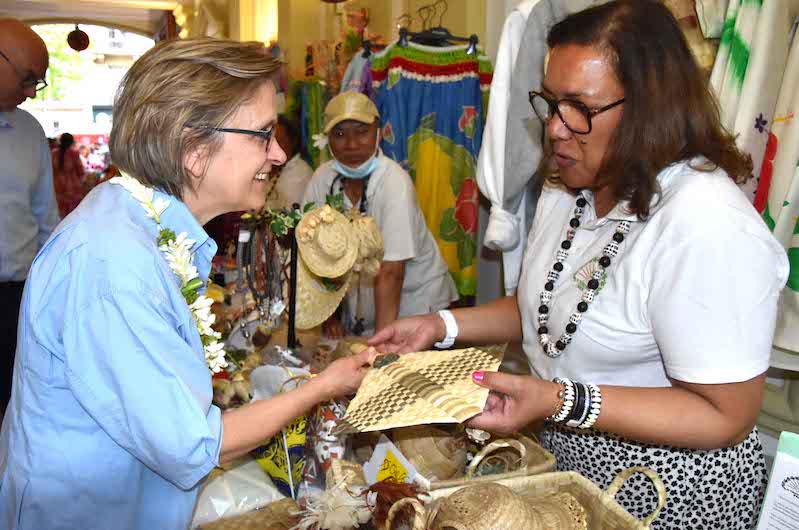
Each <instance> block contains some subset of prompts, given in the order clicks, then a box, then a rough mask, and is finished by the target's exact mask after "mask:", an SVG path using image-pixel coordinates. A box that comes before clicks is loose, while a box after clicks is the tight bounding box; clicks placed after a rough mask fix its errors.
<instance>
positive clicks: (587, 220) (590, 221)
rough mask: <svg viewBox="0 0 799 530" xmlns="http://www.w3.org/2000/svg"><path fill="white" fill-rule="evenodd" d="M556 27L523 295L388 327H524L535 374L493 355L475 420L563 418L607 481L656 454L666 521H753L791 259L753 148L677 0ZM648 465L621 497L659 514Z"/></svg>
mask: <svg viewBox="0 0 799 530" xmlns="http://www.w3.org/2000/svg"><path fill="white" fill-rule="evenodd" d="M548 45H549V48H550V55H549V61H548V65H547V69H546V74H545V77H544V81H543V84H542V87H541V89H540V90H539V91H536V92H532V93H531V94H530V102H531V105H532V107H533V110H534V111H535V113H536V114H537V116H538V117H539V118H540V119H541V120H542V121H543V122H544V124H545V128H546V134H547V139H548V144H549V156H548V157H547V159H546V160H545V162H544V166H543V168H542V171H543V173H544V174H546V175H547V176H548V178H547V179H546V182H545V185H544V189H543V191H542V193H541V197H540V199H539V203H538V208H537V211H536V217H535V220H534V223H533V226H532V229H531V232H530V235H529V240H528V244H527V249H528V250H527V255H526V257H525V261H524V268H523V273H522V277H521V281H520V284H519V292H518V295H517V296H515V297H508V298H504V299H502V300H498V301H496V302H493V303H491V304H487V305H485V306H481V307H476V308H471V309H460V310H457V311H453V312H451V313H448V312H443V313H441V312H440V318H439V316H437V315H427V316H423V317H416V318H413V319H407V320H401V321H399V322H396V323H394V324H393V325H391V326H388V327H387V328H385V329H383V330H381V331H380V332H379V333H378V334H377V335H376V336H375V337H373V339H372V341H371V342H372V343H373V344H376V345H380V348H382V349H383V350H387V351H415V350H420V349H424V348H426V347H429V346H430V345H431V344H432V343H433V342H435V341H446V339H453V338H455V336H458V338H459V339H462V340H464V341H469V342H484V343H488V342H500V341H514V340H520V341H523V344H524V350H525V352H526V354H527V356H528V359H529V363H530V367H531V369H532V372H533V374H534V375H533V376H514V375H507V374H500V373H479V372H478V373H475V374H474V380H475V381H476V382H477V383H478V384H480V385H482V386H484V387H488V388H490V389H491V390H492V391H493V392H492V394H491V395H490V397H489V400H488V403H487V405H486V408H485V410H484V411H483V413H482V414H480V415H478V416H477V417H476V418H474V419H473V420H472V421H471V424H472V426H473V427H477V428H482V429H486V430H491V431H499V432H510V431H515V430H517V429H519V428H521V427H523V426H525V425H527V424H529V423H532V422H535V421H538V420H547V424H546V426H545V428H544V430H543V432H542V435H541V439H542V442H543V444H544V445H545V446H546V447H547V448H548V449H549V450H551V451H552V452H553V453H554V454H555V456H556V457H557V459H558V466H559V469H561V470H574V471H578V472H580V473H581V474H583V475H585V476H587V477H589V478H590V479H592V480H593V481H595V482H596V483H597V484H598V485H600V486H601V487H603V488H604V487H607V486H608V484H609V482H610V481H611V480H612V478H613V477H614V476H615V475H616V474H617V473H619V472H620V471H621V470H622V469H625V468H627V467H630V466H635V465H643V466H648V467H650V468H652V469H654V470H655V471H657V472H658V473H659V474H660V476H661V477H662V478H663V480H664V482H665V484H666V487H667V491H668V501H667V504H666V507H665V509H664V511H663V512H662V514H661V515H660V517H659V518H658V519H657V520H656V521H655V523H654V524H653V526H652V528H657V529H666V528H667V529H686V528H724V529H744V528H750V527H752V526H753V525H754V523H755V521H756V518H757V515H756V514H757V513H758V510H759V506H760V503H761V500H762V495H763V492H764V489H763V487H764V485H765V479H766V470H765V466H764V462H763V454H762V447H761V445H760V441H759V439H758V434H757V430H756V429H755V428H754V424H755V420H756V418H757V414H758V410H759V408H760V403H761V394H762V390H763V384H764V379H765V375H764V373H765V371H766V369H767V368H768V365H769V355H770V351H771V339H772V334H773V332H774V325H775V319H776V314H777V300H778V296H779V292H780V290H781V288H782V287H783V286H784V284H785V281H786V277H787V273H788V262H787V258H786V256H785V251H784V250H783V248H782V247H781V246H780V245H779V244H778V243H777V241H776V240H775V239H774V238H773V237H772V236H771V234H770V232H769V231H768V229H767V228H766V226H765V225H764V223H763V222H762V221H761V220H760V218H759V217H758V215H757V212H756V211H755V210H754V208H753V207H752V205H751V204H750V203H749V202H748V201H747V199H746V197H745V196H744V194H743V193H742V192H741V191H740V190H739V188H738V186H737V185H736V182H738V181H741V180H743V179H746V178H747V177H748V176H749V174H750V172H751V168H752V164H751V160H750V158H749V157H748V156H746V155H744V154H743V153H741V152H740V151H738V149H737V148H736V147H735V143H734V139H733V138H732V137H731V136H730V135H729V134H728V133H727V132H726V131H724V129H723V128H722V126H721V125H720V122H719V116H718V108H717V106H716V103H715V101H714V99H713V96H712V95H711V93H710V92H709V91H708V88H707V86H706V85H705V82H704V80H703V78H702V75H701V74H700V72H699V70H698V68H697V66H696V63H695V61H694V58H693V56H692V55H691V52H690V50H689V48H688V45H687V44H686V41H685V39H684V37H683V35H682V33H681V31H680V28H679V26H678V25H677V21H676V20H675V19H674V17H673V16H672V15H671V13H670V12H669V11H668V9H666V8H665V7H664V6H663V5H662V4H661V3H659V2H654V1H646V0H620V1H616V2H610V3H607V4H603V5H601V6H597V7H593V8H590V9H588V10H585V11H582V12H579V13H576V14H574V15H571V16H569V17H567V18H566V19H564V20H562V21H561V22H559V23H558V24H556V25H555V26H554V27H553V28H552V29H551V30H550V32H549V36H548ZM450 342H451V341H450ZM629 484H630V486H629V487H625V489H624V491H622V493H621V494H620V495H619V496H618V499H619V501H620V502H621V504H622V505H623V506H624V507H625V508H626V509H627V510H628V511H630V512H631V513H632V514H633V515H635V516H637V517H641V518H643V517H645V516H646V515H648V512H649V511H651V509H652V507H653V506H654V505H655V502H656V500H655V498H654V492H652V491H650V490H651V488H650V487H649V486H647V485H646V484H644V482H643V481H641V482H637V481H636V480H633V481H631V482H630V483H629Z"/></svg>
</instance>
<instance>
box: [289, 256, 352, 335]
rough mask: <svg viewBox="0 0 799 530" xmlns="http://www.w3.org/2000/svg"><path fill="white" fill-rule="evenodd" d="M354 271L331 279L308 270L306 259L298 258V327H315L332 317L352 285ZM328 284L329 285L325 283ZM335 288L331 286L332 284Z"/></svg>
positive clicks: (302, 328)
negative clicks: (323, 277)
mask: <svg viewBox="0 0 799 530" xmlns="http://www.w3.org/2000/svg"><path fill="white" fill-rule="evenodd" d="M351 278H352V273H351V272H350V271H347V272H346V273H345V275H344V276H343V277H341V278H338V279H335V280H333V281H329V280H326V279H322V278H320V277H319V276H317V275H315V274H314V273H313V272H311V271H310V270H308V267H307V266H306V264H305V261H304V260H303V259H302V258H300V259H298V260H297V316H296V320H295V326H296V327H297V329H301V330H305V329H313V328H315V327H316V326H318V325H319V324H321V323H323V322H324V321H325V320H327V319H328V318H330V315H332V314H333V313H334V312H335V311H336V308H337V307H338V305H339V304H340V303H341V300H342V298H344V295H345V294H347V289H349V287H350V279H351ZM325 284H327V285H325ZM333 285H334V286H335V288H331V287H332V286H333Z"/></svg>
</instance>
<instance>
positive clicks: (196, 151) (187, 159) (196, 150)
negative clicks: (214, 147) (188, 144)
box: [183, 145, 208, 180]
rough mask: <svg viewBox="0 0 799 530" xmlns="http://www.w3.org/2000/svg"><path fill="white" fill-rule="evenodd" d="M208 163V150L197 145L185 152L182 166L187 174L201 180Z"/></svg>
mask: <svg viewBox="0 0 799 530" xmlns="http://www.w3.org/2000/svg"><path fill="white" fill-rule="evenodd" d="M207 163H208V149H207V147H206V146H204V145H197V146H194V147H192V148H191V149H189V150H188V151H187V152H186V155H185V156H184V157H183V166H184V167H185V168H186V170H187V171H188V172H189V174H190V175H191V176H192V177H193V178H196V179H198V180H199V179H202V177H203V175H204V174H205V169H206V165H207Z"/></svg>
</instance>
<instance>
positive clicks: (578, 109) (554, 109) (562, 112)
mask: <svg viewBox="0 0 799 530" xmlns="http://www.w3.org/2000/svg"><path fill="white" fill-rule="evenodd" d="M622 103H624V98H621V99H620V100H618V101H614V102H613V103H611V104H610V105H605V106H604V107H602V108H599V109H590V108H588V106H587V105H586V104H585V103H583V102H582V101H577V100H574V99H552V98H548V97H546V96H545V95H544V94H542V93H541V92H535V91H533V92H530V105H532V106H533V110H534V111H535V113H536V115H537V116H538V118H539V119H540V120H541V121H542V122H544V123H545V124H547V123H549V121H550V120H551V119H552V116H554V115H555V114H557V115H558V117H559V118H560V121H562V122H563V125H565V126H566V128H567V129H569V130H570V131H571V132H573V133H575V134H588V133H590V132H591V129H592V123H591V118H593V117H594V116H596V115H598V114H602V113H603V112H605V111H607V110H610V109H612V108H614V107H617V106H619V105H621V104H622Z"/></svg>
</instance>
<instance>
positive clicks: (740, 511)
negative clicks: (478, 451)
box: [540, 425, 766, 530]
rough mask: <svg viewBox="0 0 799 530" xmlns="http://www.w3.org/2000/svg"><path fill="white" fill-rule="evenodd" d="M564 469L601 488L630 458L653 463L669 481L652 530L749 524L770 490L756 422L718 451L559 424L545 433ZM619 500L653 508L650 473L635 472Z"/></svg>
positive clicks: (642, 511)
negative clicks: (742, 436)
mask: <svg viewBox="0 0 799 530" xmlns="http://www.w3.org/2000/svg"><path fill="white" fill-rule="evenodd" d="M540 438H541V445H542V446H543V447H544V448H545V449H547V450H549V451H551V452H552V454H554V455H555V458H557V461H558V471H576V472H578V473H580V474H581V475H583V476H585V477H587V478H588V479H590V480H591V481H592V482H594V483H595V484H596V485H597V486H599V487H600V488H602V489H605V488H607V487H608V486H609V485H610V482H611V480H612V479H613V477H615V476H616V475H618V474H619V473H620V472H621V471H622V470H623V469H626V468H628V467H631V466H646V467H648V468H650V469H652V470H653V471H655V472H656V473H657V474H658V475H660V478H661V479H662V480H663V483H664V484H665V485H666V491H667V492H668V497H667V500H666V506H665V507H664V508H663V511H662V512H660V515H659V516H658V517H657V518H656V519H655V520H654V521H653V522H652V527H651V528H652V530H687V529H691V530H700V529H701V530H710V529H713V530H721V529H724V530H749V529H751V528H754V526H755V524H756V523H757V514H758V513H759V511H760V505H761V503H762V502H763V495H764V494H765V492H766V464H765V461H764V458H763V447H762V445H761V444H760V437H759V436H758V432H757V428H755V429H754V430H753V431H752V432H751V433H750V434H749V436H748V437H747V438H746V440H744V441H743V442H741V443H739V444H738V445H736V446H733V447H725V448H723V449H716V450H713V451H701V450H693V449H679V448H674V447H668V446H663V445H651V444H644V443H638V442H634V441H631V440H627V439H625V438H622V437H619V436H616V435H613V434H608V433H605V432H601V431H595V430H589V431H580V430H577V429H569V428H568V427H562V426H560V425H555V426H551V427H548V428H547V429H546V430H544V431H543V432H542V433H541V434H540ZM616 500H617V501H618V502H619V504H621V505H622V507H624V509H625V510H627V511H628V512H630V513H631V514H632V515H633V516H634V517H637V518H639V519H643V518H644V517H646V516H648V515H649V514H650V513H652V509H653V508H654V507H655V506H656V504H657V495H656V492H655V489H654V488H653V487H652V484H651V483H650V482H649V481H648V480H646V479H645V478H644V477H643V476H634V477H632V478H631V479H630V480H628V481H627V482H626V483H625V484H624V487H623V488H622V489H621V491H620V492H619V494H618V495H617V496H616Z"/></svg>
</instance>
